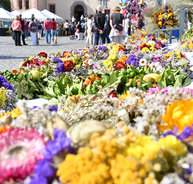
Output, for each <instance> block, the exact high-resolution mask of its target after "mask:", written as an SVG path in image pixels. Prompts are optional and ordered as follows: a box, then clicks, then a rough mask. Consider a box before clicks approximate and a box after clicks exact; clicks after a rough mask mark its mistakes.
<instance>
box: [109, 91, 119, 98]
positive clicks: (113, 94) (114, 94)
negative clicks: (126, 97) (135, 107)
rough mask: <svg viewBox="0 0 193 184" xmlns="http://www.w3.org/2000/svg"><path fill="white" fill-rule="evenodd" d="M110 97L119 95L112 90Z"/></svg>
mask: <svg viewBox="0 0 193 184" xmlns="http://www.w3.org/2000/svg"><path fill="white" fill-rule="evenodd" d="M108 97H109V98H115V97H117V94H116V93H115V91H111V92H110V93H109V95H108Z"/></svg>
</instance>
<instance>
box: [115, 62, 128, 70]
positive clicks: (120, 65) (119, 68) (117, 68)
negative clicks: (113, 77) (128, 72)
mask: <svg viewBox="0 0 193 184" xmlns="http://www.w3.org/2000/svg"><path fill="white" fill-rule="evenodd" d="M115 68H116V70H117V71H121V69H122V68H127V66H126V64H125V63H123V62H121V61H119V62H117V63H116V65H115Z"/></svg>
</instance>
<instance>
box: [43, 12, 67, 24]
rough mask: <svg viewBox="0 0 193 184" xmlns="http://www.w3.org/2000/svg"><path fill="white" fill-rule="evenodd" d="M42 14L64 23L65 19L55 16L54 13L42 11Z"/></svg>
mask: <svg viewBox="0 0 193 184" xmlns="http://www.w3.org/2000/svg"><path fill="white" fill-rule="evenodd" d="M41 12H42V13H43V14H44V15H47V16H49V18H50V19H52V18H54V19H55V21H56V22H62V21H64V19H63V18H62V17H60V16H58V15H56V14H54V13H52V12H50V11H48V10H46V9H44V10H42V11H41Z"/></svg>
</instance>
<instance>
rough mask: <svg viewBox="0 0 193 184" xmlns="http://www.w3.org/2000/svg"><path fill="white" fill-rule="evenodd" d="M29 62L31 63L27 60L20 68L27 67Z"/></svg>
mask: <svg viewBox="0 0 193 184" xmlns="http://www.w3.org/2000/svg"><path fill="white" fill-rule="evenodd" d="M30 62H31V61H30V60H27V61H25V62H24V63H23V64H22V66H23V67H26V66H27V65H29V64H30Z"/></svg>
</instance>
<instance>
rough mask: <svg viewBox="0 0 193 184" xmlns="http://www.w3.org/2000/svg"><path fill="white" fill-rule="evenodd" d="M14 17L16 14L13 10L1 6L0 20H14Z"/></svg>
mask: <svg viewBox="0 0 193 184" xmlns="http://www.w3.org/2000/svg"><path fill="white" fill-rule="evenodd" d="M14 17H15V16H14V15H13V14H12V13H11V12H9V11H7V10H5V9H4V8H0V21H12V20H13V19H14Z"/></svg>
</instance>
